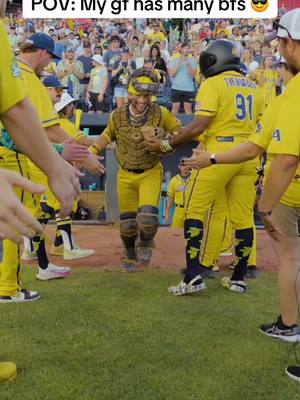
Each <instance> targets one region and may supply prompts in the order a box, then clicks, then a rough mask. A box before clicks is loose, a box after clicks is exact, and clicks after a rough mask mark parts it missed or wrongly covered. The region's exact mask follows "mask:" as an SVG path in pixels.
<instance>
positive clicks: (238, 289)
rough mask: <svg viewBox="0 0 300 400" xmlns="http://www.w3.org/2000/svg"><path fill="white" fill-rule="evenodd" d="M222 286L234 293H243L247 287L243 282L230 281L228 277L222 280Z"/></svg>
mask: <svg viewBox="0 0 300 400" xmlns="http://www.w3.org/2000/svg"><path fill="white" fill-rule="evenodd" d="M222 286H223V287H225V288H226V289H229V290H230V291H231V292H235V293H245V292H246V290H247V285H246V283H245V282H244V281H232V280H231V279H230V278H229V277H228V276H225V277H224V278H223V279H222Z"/></svg>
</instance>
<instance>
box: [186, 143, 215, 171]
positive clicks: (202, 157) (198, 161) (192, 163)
mask: <svg viewBox="0 0 300 400" xmlns="http://www.w3.org/2000/svg"><path fill="white" fill-rule="evenodd" d="M209 157H210V153H208V152H207V151H204V150H201V149H200V148H197V149H194V150H193V154H192V156H191V157H190V158H185V159H184V160H182V164H183V165H184V166H187V167H190V168H193V169H202V168H206V167H209V166H210V165H211V162H210V158H209Z"/></svg>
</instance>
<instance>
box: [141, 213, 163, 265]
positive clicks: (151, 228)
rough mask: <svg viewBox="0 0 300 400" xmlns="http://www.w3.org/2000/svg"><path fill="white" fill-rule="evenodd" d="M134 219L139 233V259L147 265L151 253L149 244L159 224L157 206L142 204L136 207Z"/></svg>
mask: <svg viewBox="0 0 300 400" xmlns="http://www.w3.org/2000/svg"><path fill="white" fill-rule="evenodd" d="M136 219H137V223H138V228H139V233H140V246H139V261H140V263H141V264H143V265H148V264H149V263H150V259H151V255H152V249H151V245H152V242H153V238H154V236H155V234H156V232H157V229H158V226H159V220H158V208H157V207H154V206H142V207H140V208H139V209H138V215H137V218H136Z"/></svg>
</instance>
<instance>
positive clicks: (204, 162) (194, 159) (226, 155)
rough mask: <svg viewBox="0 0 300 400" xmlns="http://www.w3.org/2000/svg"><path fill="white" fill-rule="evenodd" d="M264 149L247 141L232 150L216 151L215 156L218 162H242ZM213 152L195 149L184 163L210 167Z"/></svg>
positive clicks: (197, 167)
mask: <svg viewBox="0 0 300 400" xmlns="http://www.w3.org/2000/svg"><path fill="white" fill-rule="evenodd" d="M263 151H264V149H263V148H261V147H260V146H258V145H256V144H254V143H252V142H250V141H246V142H245V143H242V144H240V145H238V146H237V147H234V148H233V149H232V150H229V151H224V152H221V153H216V154H215V156H214V158H215V160H216V163H217V164H240V163H242V162H245V161H248V160H252V159H253V158H256V157H257V156H259V155H261V154H262V153H263ZM211 156H212V153H209V152H207V151H205V150H201V149H199V148H197V149H194V150H193V154H192V156H191V157H190V158H186V159H185V160H184V165H186V166H188V167H190V168H194V169H202V168H205V167H209V166H210V165H212V164H211Z"/></svg>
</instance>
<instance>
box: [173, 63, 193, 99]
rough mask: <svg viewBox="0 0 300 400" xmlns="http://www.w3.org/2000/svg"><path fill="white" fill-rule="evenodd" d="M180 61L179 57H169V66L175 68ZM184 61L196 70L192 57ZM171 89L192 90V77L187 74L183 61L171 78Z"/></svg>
mask: <svg viewBox="0 0 300 400" xmlns="http://www.w3.org/2000/svg"><path fill="white" fill-rule="evenodd" d="M180 62H181V59H180V58H175V59H171V60H170V63H169V67H170V68H176V67H177V65H178V64H179V63H180ZM186 62H187V63H188V64H189V66H190V67H192V68H193V69H194V70H195V71H196V70H197V63H196V61H195V60H194V59H193V58H187V59H186ZM172 89H175V90H180V91H182V92H194V91H195V86H194V78H193V77H192V76H191V75H190V74H189V72H188V69H187V66H186V65H185V64H183V63H181V64H180V67H179V68H178V70H177V73H176V75H175V76H174V77H173V78H172Z"/></svg>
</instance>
